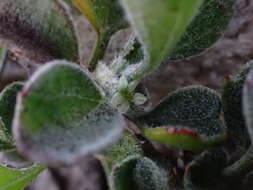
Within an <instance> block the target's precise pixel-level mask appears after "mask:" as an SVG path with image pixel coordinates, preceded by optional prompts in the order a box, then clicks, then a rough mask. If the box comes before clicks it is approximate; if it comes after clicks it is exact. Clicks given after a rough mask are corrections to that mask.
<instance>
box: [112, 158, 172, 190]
mask: <svg viewBox="0 0 253 190" xmlns="http://www.w3.org/2000/svg"><path fill="white" fill-rule="evenodd" d="M167 183H168V182H167V178H166V174H165V173H164V171H162V170H161V169H160V168H159V167H158V166H157V165H156V164H155V163H154V162H153V161H152V160H150V159H148V158H145V157H139V156H135V157H129V158H127V159H125V160H124V161H123V162H122V163H121V164H119V165H118V166H116V167H115V168H114V170H113V173H112V185H113V187H112V189H113V190H128V189H132V190H167V189H168V187H167V185H168V184H167Z"/></svg>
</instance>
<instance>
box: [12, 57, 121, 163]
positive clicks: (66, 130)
mask: <svg viewBox="0 0 253 190" xmlns="http://www.w3.org/2000/svg"><path fill="white" fill-rule="evenodd" d="M124 126H125V122H124V120H123V117H122V116H121V115H120V114H119V113H118V112H116V111H115V110H113V109H112V108H111V107H109V106H108V105H107V104H106V101H105V100H104V98H103V93H102V92H101V91H100V90H99V88H98V87H97V85H96V84H95V83H94V82H93V80H92V79H91V78H90V77H89V76H88V75H87V73H86V72H85V71H84V70H81V68H80V67H78V66H74V65H72V64H70V63H66V62H65V61H55V62H51V63H48V64H46V65H45V66H43V67H42V68H41V69H39V71H37V72H36V73H35V74H34V75H33V77H32V78H31V79H30V80H29V81H28V83H27V84H26V85H25V87H24V89H23V91H22V92H21V93H20V94H19V95H18V102H17V107H16V115H15V122H14V136H15V138H16V141H17V147H18V150H19V151H20V152H21V153H23V154H24V155H25V156H27V157H29V158H30V159H31V160H33V161H39V162H43V163H47V164H50V165H51V164H52V165H54V164H56V165H57V164H61V163H67V164H68V163H72V162H73V161H76V160H77V159H78V158H79V157H80V156H84V155H87V154H91V153H94V152H96V151H98V150H100V149H101V148H104V147H105V146H107V145H108V144H109V143H111V142H112V141H114V140H116V139H115V138H116V137H117V136H119V135H120V133H121V131H122V129H123V127H124Z"/></svg>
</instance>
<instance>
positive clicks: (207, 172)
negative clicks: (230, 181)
mask: <svg viewBox="0 0 253 190" xmlns="http://www.w3.org/2000/svg"><path fill="white" fill-rule="evenodd" d="M226 165H227V155H226V153H225V152H224V151H223V150H222V149H219V148H217V149H211V150H208V151H205V152H203V153H202V154H201V155H200V156H198V157H197V158H195V159H194V160H193V161H192V162H191V163H190V164H189V165H188V166H187V168H186V171H185V174H184V187H185V189H187V190H203V189H205V190H212V189H224V188H221V187H223V181H222V180H221V177H220V176H221V172H222V170H223V169H224V168H225V167H226Z"/></svg>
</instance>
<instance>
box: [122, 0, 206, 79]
mask: <svg viewBox="0 0 253 190" xmlns="http://www.w3.org/2000/svg"><path fill="white" fill-rule="evenodd" d="M201 3H202V0H187V1H186V0H171V1H164V0H156V2H155V3H154V2H153V1H152V0H142V1H136V0H122V5H123V8H124V9H125V10H126V14H127V17H128V19H129V20H130V23H131V24H132V26H133V28H134V29H135V30H136V33H137V36H138V37H139V40H140V42H141V43H142V45H143V47H144V51H145V60H144V62H143V63H142V64H141V65H140V68H139V69H138V70H137V71H136V72H135V73H133V76H132V78H133V79H134V80H136V79H137V80H138V79H141V78H142V77H143V76H145V75H146V74H148V73H149V72H150V71H151V70H153V69H154V68H155V67H157V66H158V65H159V64H160V63H161V62H162V61H163V60H164V59H165V58H166V56H167V55H168V53H169V51H170V50H171V49H172V48H173V47H174V45H175V44H176V42H177V41H178V39H179V38H180V36H181V35H182V34H183V32H184V30H185V28H186V27H187V25H188V24H189V22H190V21H191V20H192V18H193V17H194V15H195V13H196V12H197V10H198V8H199V6H200V5H201Z"/></svg>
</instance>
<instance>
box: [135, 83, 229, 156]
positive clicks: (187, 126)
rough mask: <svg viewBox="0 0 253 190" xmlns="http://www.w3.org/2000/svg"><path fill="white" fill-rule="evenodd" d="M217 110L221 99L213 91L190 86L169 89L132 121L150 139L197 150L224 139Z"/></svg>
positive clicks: (223, 130)
mask: <svg viewBox="0 0 253 190" xmlns="http://www.w3.org/2000/svg"><path fill="white" fill-rule="evenodd" d="M220 113H221V102H220V98H219V96H218V95H217V93H216V92H215V91H213V90H211V89H209V88H206V87H201V86H190V87H185V88H181V89H179V90H177V91H175V92H172V93H171V94H169V96H168V97H167V98H165V100H164V101H163V102H162V103H160V105H158V106H157V107H156V108H155V109H154V110H153V111H151V112H150V113H148V114H147V115H145V116H142V117H139V118H136V119H135V120H136V123H137V125H138V126H139V127H140V128H141V129H142V132H143V134H144V136H146V137H147V138H148V139H150V140H154V141H157V142H159V143H161V144H165V145H172V146H176V147H179V148H183V149H185V150H191V151H201V150H203V149H204V148H206V147H208V146H213V145H215V144H219V143H221V142H223V141H224V139H225V137H226V132H225V127H224V124H223V122H222V121H221V120H220V119H219V116H220Z"/></svg>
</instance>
